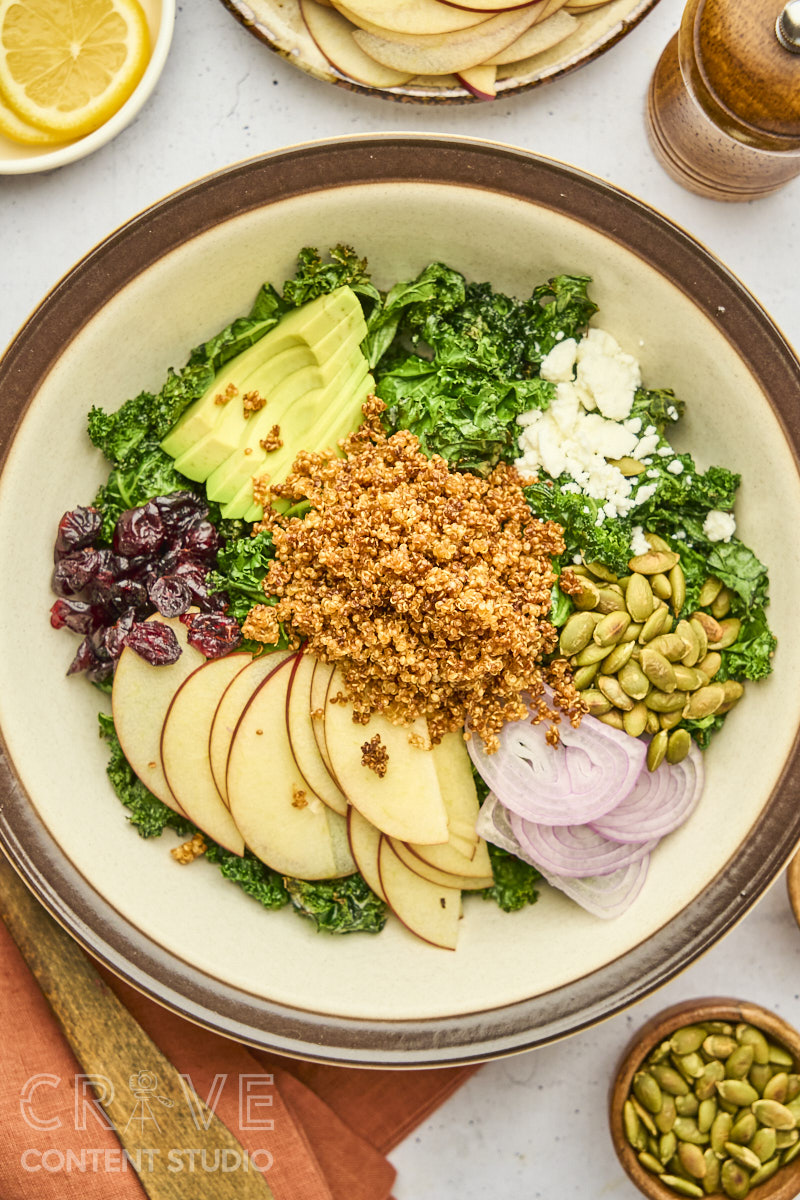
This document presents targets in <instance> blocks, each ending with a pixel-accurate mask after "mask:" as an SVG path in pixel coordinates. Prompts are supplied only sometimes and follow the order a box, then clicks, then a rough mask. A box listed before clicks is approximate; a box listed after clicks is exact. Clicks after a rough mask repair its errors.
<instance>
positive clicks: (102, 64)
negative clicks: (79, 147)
mask: <svg viewBox="0 0 800 1200" xmlns="http://www.w3.org/2000/svg"><path fill="white" fill-rule="evenodd" d="M149 54H150V38H149V34H148V30H147V22H146V19H145V16H144V13H143V11H142V9H141V6H140V5H139V3H138V0H0V93H1V94H2V97H3V99H4V100H5V102H6V105H7V106H8V108H10V109H11V110H12V111H13V112H15V113H16V114H17V116H18V117H19V118H20V119H21V120H22V121H23V122H25V123H27V124H28V125H32V126H34V127H35V128H37V129H40V130H42V131H43V132H45V133H47V134H50V135H53V136H57V137H59V138H61V139H67V138H76V137H82V136H83V135H84V134H86V133H90V132H91V131H92V130H93V129H97V128H98V127H99V126H100V125H102V124H103V123H104V122H105V121H107V120H108V118H109V117H111V116H112V115H113V114H114V113H115V112H116V111H117V110H118V109H119V108H121V107H122V105H123V104H124V103H125V101H126V100H127V99H128V97H129V96H130V95H131V93H132V92H133V90H134V88H135V87H136V85H137V83H138V82H139V80H140V79H141V77H142V75H143V73H144V69H145V67H146V66H147V60H148V57H149Z"/></svg>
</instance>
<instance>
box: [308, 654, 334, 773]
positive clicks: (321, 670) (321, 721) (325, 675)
mask: <svg viewBox="0 0 800 1200" xmlns="http://www.w3.org/2000/svg"><path fill="white" fill-rule="evenodd" d="M332 674H333V665H332V664H331V663H324V662H320V661H319V659H317V660H316V663H315V666H314V674H313V675H312V677H311V701H310V703H311V728H312V729H313V731H314V741H315V742H316V743H317V749H318V750H319V752H320V754H321V755H322V761H323V762H324V763H325V766H326V767H327V768H328V772H329V774H330V775H331V777H333V768H332V767H331V760H330V758H329V757H328V747H327V746H326V744H325V700H326V697H327V695H328V684H329V683H330V681H331V675H332Z"/></svg>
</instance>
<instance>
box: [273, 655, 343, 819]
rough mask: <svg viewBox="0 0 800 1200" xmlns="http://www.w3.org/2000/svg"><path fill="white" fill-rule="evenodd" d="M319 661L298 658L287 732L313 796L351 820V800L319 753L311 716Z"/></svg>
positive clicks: (295, 665)
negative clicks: (348, 811)
mask: <svg viewBox="0 0 800 1200" xmlns="http://www.w3.org/2000/svg"><path fill="white" fill-rule="evenodd" d="M315 669H316V659H314V658H312V657H311V655H310V654H298V656H297V658H296V660H295V663H294V665H293V667H292V677H291V679H290V680H289V692H288V695H287V698H286V730H287V736H288V738H289V745H290V746H291V750H292V754H293V755H294V758H295V762H296V763H297V765H298V767H299V768H300V774H301V775H302V776H303V778H304V779H305V781H306V783H307V784H308V786H309V787H310V788H311V790H312V792H315V793H316V795H317V796H319V798H320V800H322V801H323V802H324V803H325V804H327V805H328V808H332V809H333V811H334V812H337V813H339V815H340V816H341V817H345V816H347V809H348V807H349V806H348V803H347V798H346V797H345V796H344V794H343V793H342V792H341V790H340V789H339V787H338V786H337V784H336V782H335V780H334V779H333V778H332V776H331V774H330V772H329V771H328V768H327V767H326V766H325V762H324V760H323V758H322V755H321V754H320V751H319V746H318V745H317V741H316V738H315V736H314V729H313V718H312V716H311V681H312V679H313V676H314V671H315Z"/></svg>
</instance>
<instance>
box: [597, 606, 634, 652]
mask: <svg viewBox="0 0 800 1200" xmlns="http://www.w3.org/2000/svg"><path fill="white" fill-rule="evenodd" d="M630 623H631V619H630V617H629V616H628V614H627V613H626V612H625V611H624V610H616V611H615V612H610V613H608V614H607V615H606V616H605V617H603V619H602V621H598V623H597V624H596V625H595V627H594V632H593V634H592V636H593V638H594V640H595V642H596V643H597V645H598V646H616V644H617V642H618V641H619V640H620V638H621V637H622V635H623V633H624V632H625V630H626V629H627V628H628V626H629V625H630Z"/></svg>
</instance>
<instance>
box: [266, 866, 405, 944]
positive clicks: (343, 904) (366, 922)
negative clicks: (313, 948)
mask: <svg viewBox="0 0 800 1200" xmlns="http://www.w3.org/2000/svg"><path fill="white" fill-rule="evenodd" d="M284 883H285V884H286V890H287V891H288V893H289V896H290V898H291V901H292V904H293V905H294V907H295V910H296V911H297V912H298V913H300V915H301V916H304V917H308V918H309V919H310V920H311V921H313V923H314V925H315V926H316V928H317V930H318V931H320V932H325V933H380V931H381V930H382V929H383V927H384V925H385V924H386V914H387V908H386V905H385V904H384V902H383V901H382V900H380V899H379V898H378V897H377V896H376V895H375V893H374V892H373V891H371V890H370V888H369V887H368V886H367V884H366V883H365V882H364V880H363V879H362V878H361V876H360V875H348V876H347V877H346V878H345V879H323V880H319V881H312V882H307V881H305V880H302V879H286V880H284Z"/></svg>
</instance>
